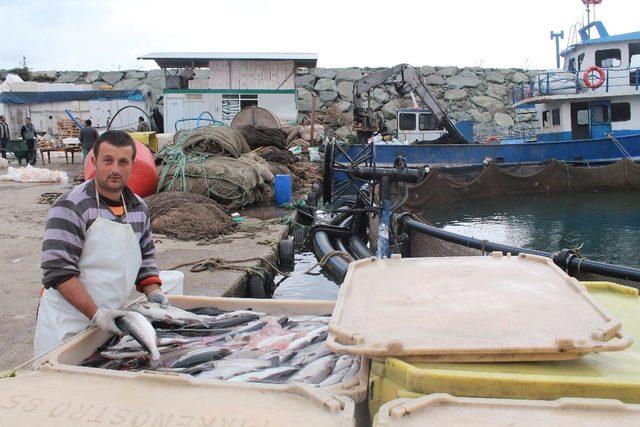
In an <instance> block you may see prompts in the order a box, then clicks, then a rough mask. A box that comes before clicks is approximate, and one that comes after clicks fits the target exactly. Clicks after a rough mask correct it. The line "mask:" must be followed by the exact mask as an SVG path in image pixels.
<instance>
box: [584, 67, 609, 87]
mask: <svg viewBox="0 0 640 427" xmlns="http://www.w3.org/2000/svg"><path fill="white" fill-rule="evenodd" d="M591 73H596V74H598V78H597V80H595V81H592V80H591ZM605 78H606V77H605V74H604V70H603V69H602V68H600V67H598V66H596V65H593V66H591V67H589V68H587V69H586V70H585V72H584V74H583V75H582V80H583V81H584V85H585V86H586V87H588V88H590V89H593V90H596V89H598V88H599V87H600V86H602V85H603V84H604V81H605Z"/></svg>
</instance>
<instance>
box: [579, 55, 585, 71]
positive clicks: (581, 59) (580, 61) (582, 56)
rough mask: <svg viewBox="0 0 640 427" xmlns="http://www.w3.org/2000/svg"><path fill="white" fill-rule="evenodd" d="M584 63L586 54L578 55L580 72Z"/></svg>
mask: <svg viewBox="0 0 640 427" xmlns="http://www.w3.org/2000/svg"><path fill="white" fill-rule="evenodd" d="M583 62H584V53H581V54H580V55H578V71H580V70H582V63H583Z"/></svg>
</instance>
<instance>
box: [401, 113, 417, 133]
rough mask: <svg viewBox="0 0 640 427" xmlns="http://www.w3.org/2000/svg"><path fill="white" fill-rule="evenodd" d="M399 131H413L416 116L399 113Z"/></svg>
mask: <svg viewBox="0 0 640 427" xmlns="http://www.w3.org/2000/svg"><path fill="white" fill-rule="evenodd" d="M398 129H400V130H415V129H416V115H415V114H413V113H400V121H399V122H398Z"/></svg>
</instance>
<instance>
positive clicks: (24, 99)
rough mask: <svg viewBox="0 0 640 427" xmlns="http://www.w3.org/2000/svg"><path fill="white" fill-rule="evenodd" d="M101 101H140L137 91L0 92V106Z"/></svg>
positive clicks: (141, 97)
mask: <svg viewBox="0 0 640 427" xmlns="http://www.w3.org/2000/svg"><path fill="white" fill-rule="evenodd" d="M101 99H129V100H132V101H142V100H143V96H142V92H140V91H139V90H82V91H51V92H2V93H0V104H16V105H25V104H42V103H45V102H66V101H89V100H101Z"/></svg>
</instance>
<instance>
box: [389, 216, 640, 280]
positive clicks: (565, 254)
mask: <svg viewBox="0 0 640 427" xmlns="http://www.w3.org/2000/svg"><path fill="white" fill-rule="evenodd" d="M398 221H399V223H400V224H401V226H403V227H405V228H407V229H409V230H411V231H416V232H419V233H424V234H428V235H429V236H433V237H436V238H438V239H442V240H446V241H448V242H453V243H457V244H459V245H463V246H466V247H469V248H474V249H479V250H481V251H486V252H493V251H499V252H502V253H503V254H507V253H511V254H512V255H517V254H520V253H525V254H532V255H538V256H543V257H546V258H551V259H553V262H554V263H556V265H558V267H560V268H562V269H563V270H565V271H566V272H567V273H569V274H575V273H579V272H583V273H593V274H599V275H603V276H609V277H615V278H618V279H624V280H633V281H638V282H640V270H639V269H637V268H632V267H625V266H621V265H613V264H607V263H605V262H599V261H592V260H589V259H585V258H580V257H578V256H577V255H576V254H575V253H573V252H572V251H570V250H568V249H563V250H561V251H558V252H556V253H551V252H544V251H537V250H534V249H526V248H519V247H516V246H510V245H503V244H501V243H495V242H489V241H488V240H479V239H474V238H473V237H467V236H462V235H460V234H456V233H451V232H449V231H445V230H442V229H440V228H438V227H434V226H431V225H428V224H425V223H423V222H420V221H416V220H415V219H413V218H412V217H411V216H410V215H407V214H405V215H401V216H400V218H399V219H398Z"/></svg>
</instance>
